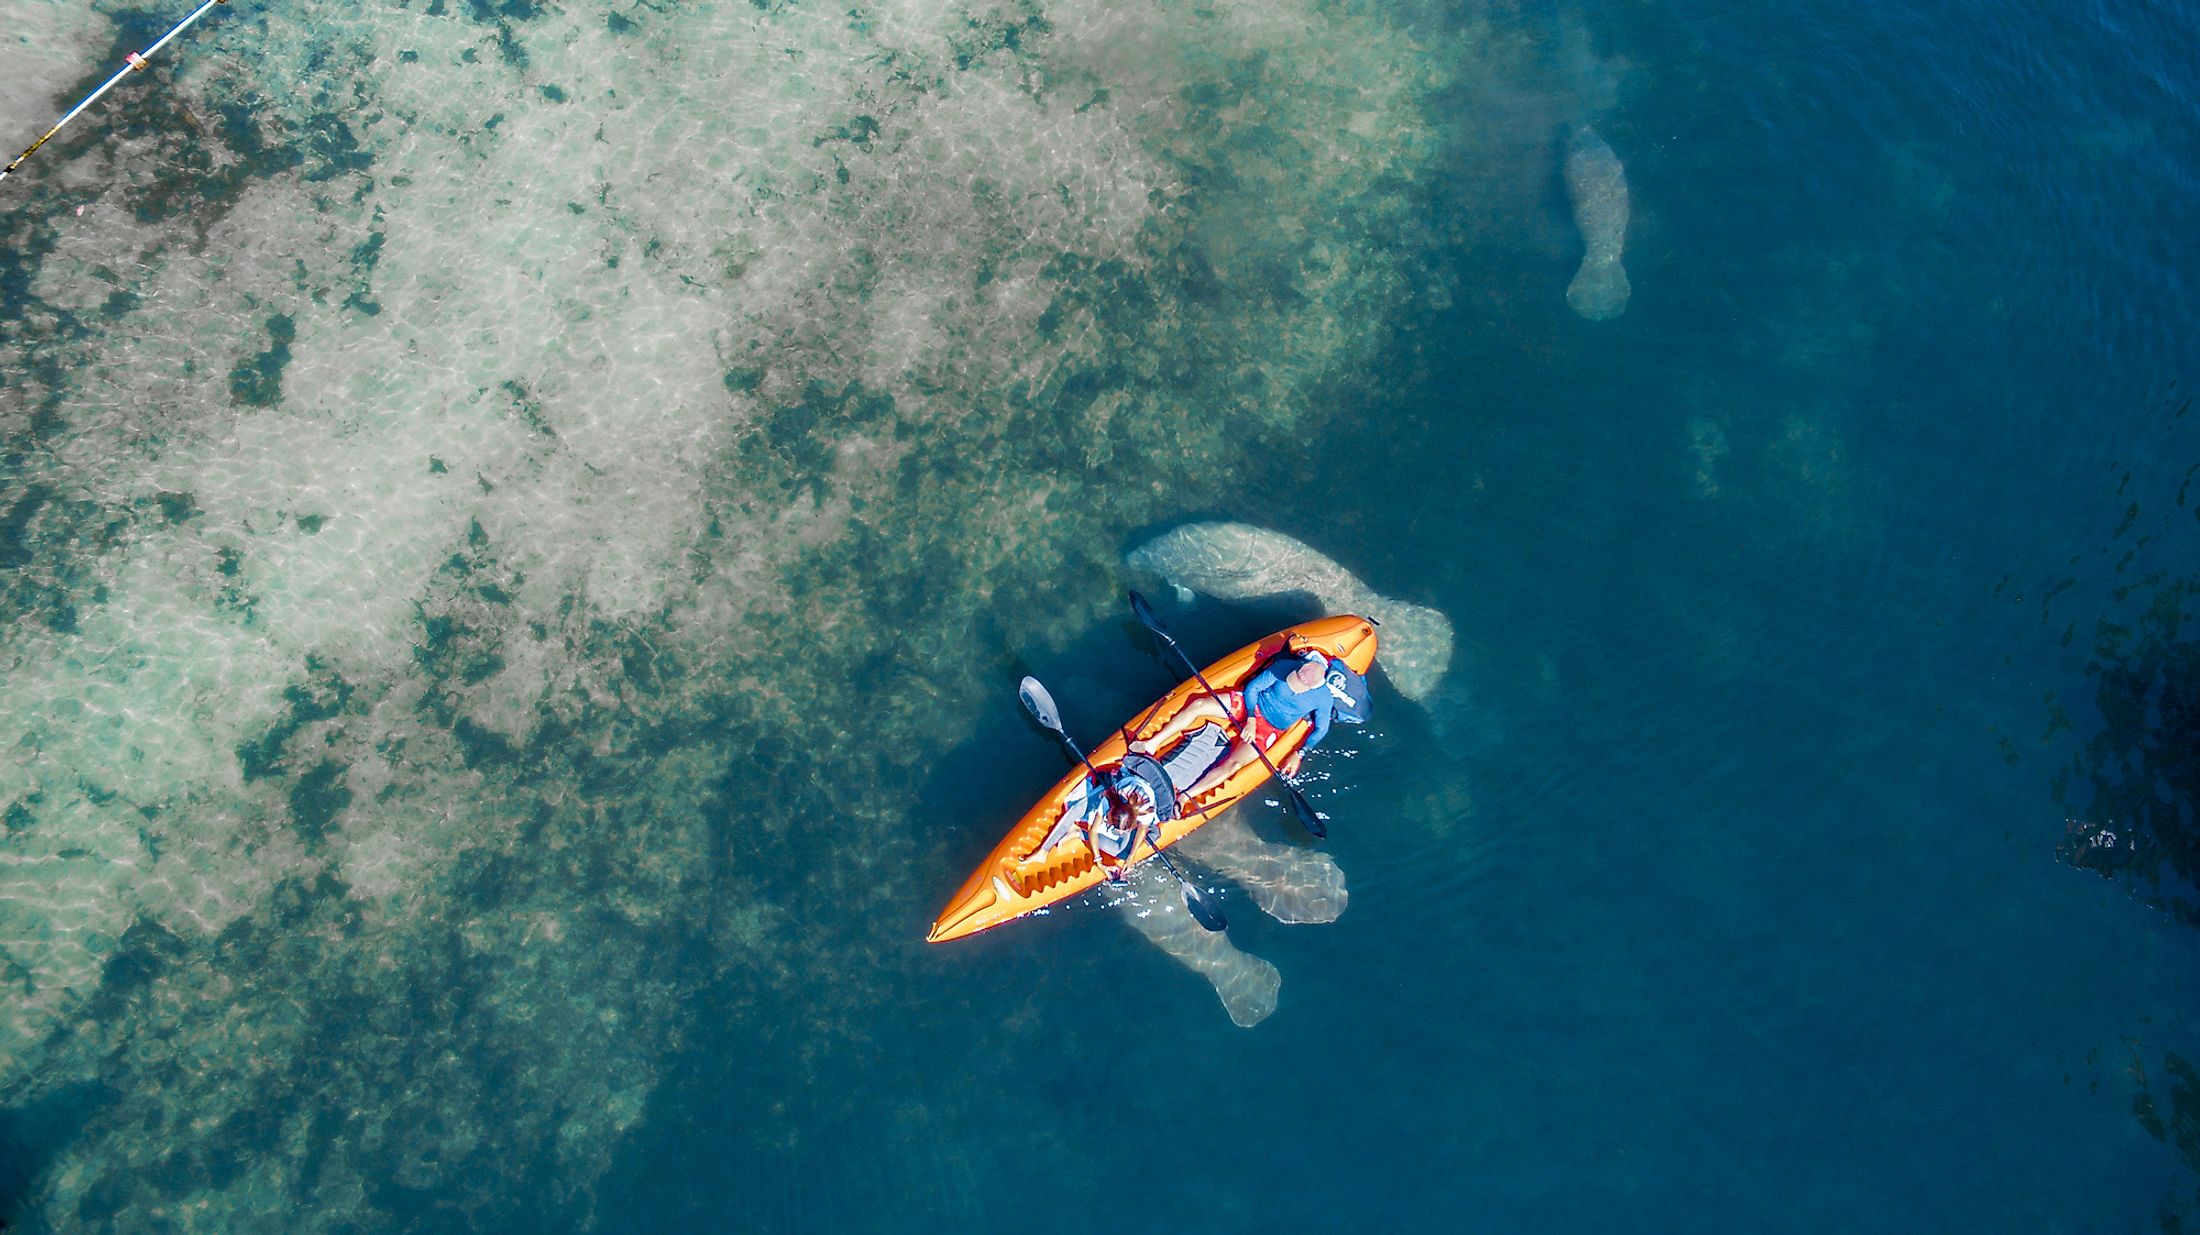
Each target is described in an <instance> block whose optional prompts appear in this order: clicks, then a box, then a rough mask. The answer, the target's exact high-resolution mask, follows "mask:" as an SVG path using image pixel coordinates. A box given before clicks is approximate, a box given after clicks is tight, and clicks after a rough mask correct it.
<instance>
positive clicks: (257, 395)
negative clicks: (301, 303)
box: [229, 313, 298, 407]
mask: <svg viewBox="0 0 2200 1235" xmlns="http://www.w3.org/2000/svg"><path fill="white" fill-rule="evenodd" d="M267 337H268V346H267V349H266V350H265V351H263V352H261V353H260V354H259V355H257V356H254V357H251V358H250V359H247V360H240V361H238V362H237V367H236V368H234V369H231V370H230V371H229V396H230V398H232V399H234V400H236V401H237V402H239V403H242V404H245V405H247V406H250V407H273V406H275V405H276V404H277V403H279V402H281V401H282V398H283V370H284V369H286V368H288V367H289V366H290V359H291V357H290V345H291V343H292V342H294V341H296V339H297V337H298V327H297V324H296V323H295V322H293V321H292V320H291V317H290V315H289V314H288V313H277V314H276V315H275V316H273V317H270V318H268V319H267Z"/></svg>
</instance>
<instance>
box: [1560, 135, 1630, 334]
mask: <svg viewBox="0 0 2200 1235" xmlns="http://www.w3.org/2000/svg"><path fill="white" fill-rule="evenodd" d="M1566 193H1567V195H1568V196H1570V197H1572V198H1573V199H1574V226H1576V227H1578V228H1580V229H1581V242H1582V245H1583V246H1584V251H1583V252H1582V255H1581V269H1580V270H1578V271H1575V272H1574V281H1573V282H1572V283H1571V284H1568V285H1567V288H1566V303H1567V304H1569V305H1571V306H1573V310H1574V312H1576V313H1579V314H1580V315H1582V316H1583V317H1586V318H1588V319H1589V320H1590V321H1592V322H1603V321H1610V320H1611V319H1612V318H1615V317H1618V316H1619V315H1620V314H1621V313H1624V312H1626V311H1627V296H1628V292H1629V288H1628V286H1627V268H1626V267H1624V266H1622V265H1620V264H1619V256H1620V249H1621V247H1622V246H1623V245H1624V244H1625V243H1626V240H1627V169H1626V168H1624V167H1622V166H1620V162H1619V156H1618V155H1616V154H1613V153H1612V148H1611V147H1610V146H1609V145H1607V144H1605V141H1604V139H1603V138H1602V137H1599V136H1597V131H1596V130H1595V129H1592V128H1590V127H1589V126H1588V125H1586V124H1577V125H1575V126H1574V129H1573V132H1572V134H1571V135H1570V136H1568V137H1567V139H1566Z"/></svg>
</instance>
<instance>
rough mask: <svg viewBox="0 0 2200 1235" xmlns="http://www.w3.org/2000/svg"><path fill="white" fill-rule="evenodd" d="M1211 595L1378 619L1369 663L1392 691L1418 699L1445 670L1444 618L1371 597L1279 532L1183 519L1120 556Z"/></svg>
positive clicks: (1447, 638) (1347, 574) (1447, 630)
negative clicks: (1290, 601) (1287, 602)
mask: <svg viewBox="0 0 2200 1235" xmlns="http://www.w3.org/2000/svg"><path fill="white" fill-rule="evenodd" d="M1124 560H1125V561H1127V562H1129V563H1130V565H1131V566H1132V567H1134V568H1136V569H1139V570H1145V571H1151V572H1153V573H1154V574H1157V575H1160V576H1161V577H1162V578H1164V579H1166V580H1168V581H1169V582H1170V583H1172V584H1174V585H1176V586H1178V587H1183V588H1190V589H1191V590H1193V591H1195V592H1202V593H1205V594H1206V595H1209V596H1212V597H1214V598H1215V599H1217V600H1256V599H1259V598H1262V597H1268V596H1281V595H1286V594H1289V593H1292V592H1306V593H1310V594H1312V596H1313V597H1314V599H1315V601H1316V603H1318V604H1320V605H1321V607H1322V608H1323V609H1324V610H1326V611H1327V612H1330V613H1357V614H1361V615H1362V616H1365V617H1371V618H1374V619H1375V620H1376V621H1378V622H1380V623H1382V628H1383V629H1382V645H1381V647H1382V650H1381V651H1380V653H1378V655H1377V657H1376V661H1375V663H1376V665H1377V667H1379V668H1380V669H1381V670H1382V671H1383V672H1384V673H1385V674H1386V675H1388V676H1389V678H1390V682H1391V685H1393V686H1396V687H1397V688H1398V693H1399V694H1401V695H1404V696H1405V697H1406V698H1408V699H1412V700H1415V701H1417V702H1425V701H1426V700H1427V699H1428V698H1429V696H1431V695H1432V694H1434V693H1435V691H1436V686H1437V684H1438V683H1439V682H1440V681H1442V680H1443V677H1444V671H1445V670H1447V669H1449V668H1450V667H1451V620H1450V619H1449V618H1446V617H1445V616H1444V615H1443V614H1441V613H1438V612H1437V611H1436V610H1434V609H1431V608H1428V607H1427V606H1425V605H1415V604H1409V603H1407V602H1405V601H1402V600H1391V599H1389V598H1387V597H1384V596H1379V595H1377V594H1376V593H1375V592H1374V591H1373V590H1372V589H1370V588H1369V587H1368V586H1367V585H1366V584H1365V583H1362V582H1360V581H1359V579H1358V578H1356V577H1354V575H1353V574H1352V572H1351V571H1348V570H1346V569H1345V568H1344V567H1342V566H1339V565H1337V564H1336V563H1335V562H1332V561H1330V560H1329V559H1328V558H1326V557H1323V556H1322V555H1321V554H1320V553H1319V552H1317V551H1315V550H1313V549H1311V548H1309V547H1307V546H1306V545H1303V544H1300V543H1299V542H1298V541H1296V540H1293V539H1291V538H1290V537H1289V536H1286V535H1284V534H1283V533H1281V532H1271V531H1269V530H1267V529H1266V528H1259V527H1254V526H1253V525H1252V524H1250V523H1187V524H1185V525H1184V526H1182V527H1179V528H1176V529H1174V530H1172V531H1168V532H1164V533H1162V534H1161V535H1159V536H1157V537H1155V538H1154V539H1152V540H1149V541H1147V542H1146V543H1145V544H1143V545H1140V546H1139V547H1138V548H1136V549H1133V550H1131V552H1130V554H1129V555H1128V556H1127V557H1126V558H1125V559H1124Z"/></svg>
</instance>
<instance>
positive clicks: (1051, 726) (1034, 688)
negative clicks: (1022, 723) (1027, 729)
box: [1016, 677, 1062, 736]
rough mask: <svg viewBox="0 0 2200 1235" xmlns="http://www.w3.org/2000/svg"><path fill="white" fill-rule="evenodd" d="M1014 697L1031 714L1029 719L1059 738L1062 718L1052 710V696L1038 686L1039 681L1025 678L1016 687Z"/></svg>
mask: <svg viewBox="0 0 2200 1235" xmlns="http://www.w3.org/2000/svg"><path fill="white" fill-rule="evenodd" d="M1016 697H1017V698H1018V699H1021V700H1023V701H1024V710H1026V711H1028V712H1030V713H1031V719H1033V720H1035V721H1038V722H1039V724H1040V725H1041V726H1043V727H1045V728H1046V729H1048V730H1050V731H1051V732H1053V733H1054V734H1055V735H1056V736H1060V734H1061V732H1062V717H1061V715H1060V713H1057V712H1056V711H1055V710H1054V696H1052V695H1050V694H1048V693H1047V688H1046V687H1044V686H1041V685H1039V679H1037V678H1034V677H1027V678H1025V679H1024V680H1023V681H1022V682H1021V683H1020V684H1018V686H1017V687H1016Z"/></svg>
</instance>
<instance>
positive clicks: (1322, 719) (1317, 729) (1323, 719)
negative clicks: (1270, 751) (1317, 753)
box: [1299, 687, 1337, 754]
mask: <svg viewBox="0 0 2200 1235" xmlns="http://www.w3.org/2000/svg"><path fill="white" fill-rule="evenodd" d="M1322 693H1323V694H1324V695H1325V696H1326V695H1327V694H1328V688H1327V687H1324V688H1323V691H1322ZM1336 710H1337V705H1336V704H1335V703H1332V702H1330V700H1329V699H1327V698H1326V697H1325V698H1324V699H1323V700H1322V701H1321V703H1320V705H1319V706H1317V707H1316V708H1315V709H1314V732H1312V733H1309V734H1307V735H1306V745H1304V746H1301V747H1299V752H1300V753H1301V754H1304V753H1305V752H1307V751H1310V750H1312V749H1314V748H1315V747H1317V746H1319V745H1321V744H1322V739H1323V738H1326V737H1328V736H1329V718H1330V716H1331V714H1333V713H1334V712H1336Z"/></svg>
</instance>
